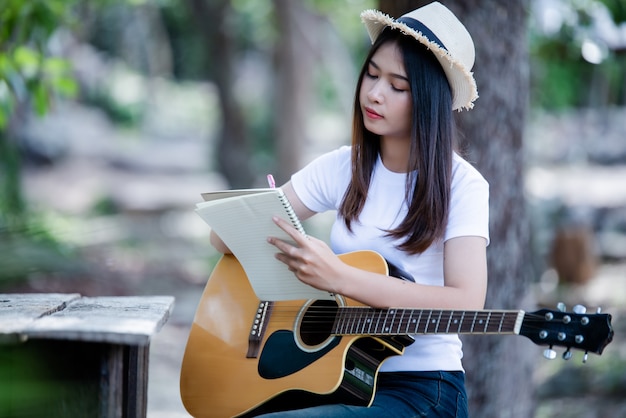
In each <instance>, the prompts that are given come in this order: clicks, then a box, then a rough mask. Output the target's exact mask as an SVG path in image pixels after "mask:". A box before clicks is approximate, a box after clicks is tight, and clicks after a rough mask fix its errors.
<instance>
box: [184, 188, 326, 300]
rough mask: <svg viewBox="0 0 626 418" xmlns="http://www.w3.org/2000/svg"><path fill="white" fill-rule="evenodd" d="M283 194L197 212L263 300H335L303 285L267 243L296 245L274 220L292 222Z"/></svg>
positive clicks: (214, 204)
mask: <svg viewBox="0 0 626 418" xmlns="http://www.w3.org/2000/svg"><path fill="white" fill-rule="evenodd" d="M281 193H282V191H281V190H280V189H269V190H268V191H263V192H259V193H256V194H246V195H241V196H236V197H229V198H224V199H219V200H212V201H207V202H201V203H198V204H197V205H196V212H197V213H198V214H199V215H200V217H202V219H204V221H205V222H206V223H207V224H209V226H211V228H213V229H214V230H215V232H216V233H217V234H218V235H219V236H220V238H221V239H222V240H223V241H224V243H225V244H226V245H227V246H228V248H230V250H231V251H232V252H233V254H234V255H235V257H237V260H238V261H239V262H240V263H241V266H242V267H243V269H244V271H245V272H246V275H247V276H248V280H249V281H250V284H251V285H252V288H253V289H254V292H255V293H256V295H257V296H258V298H259V299H261V300H269V301H279V300H297V299H333V297H332V295H330V294H329V293H328V292H324V291H321V290H318V289H315V288H314V287H311V286H309V285H307V284H305V283H302V282H301V281H300V280H298V279H297V278H296V277H295V275H294V274H293V273H292V272H291V271H289V269H288V268H287V266H286V265H285V264H283V263H281V262H280V261H278V260H276V258H275V257H274V255H275V254H276V252H277V251H278V250H277V249H276V247H274V246H273V245H270V244H269V243H268V242H267V237H268V236H270V235H271V236H275V237H278V238H280V239H284V240H285V241H288V242H292V243H293V240H292V239H291V238H290V237H289V236H288V235H287V234H286V233H285V232H284V231H283V230H282V229H280V228H279V227H278V226H276V224H274V222H273V221H272V216H278V217H281V218H283V219H285V220H287V221H288V222H291V220H290V219H289V216H288V213H287V210H286V209H285V207H284V206H283V203H282V201H281V199H280V197H279V195H280V194H281Z"/></svg>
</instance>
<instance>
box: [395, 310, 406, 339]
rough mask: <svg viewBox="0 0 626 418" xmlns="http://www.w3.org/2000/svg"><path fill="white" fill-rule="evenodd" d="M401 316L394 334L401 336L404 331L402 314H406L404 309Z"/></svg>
mask: <svg viewBox="0 0 626 418" xmlns="http://www.w3.org/2000/svg"><path fill="white" fill-rule="evenodd" d="M401 311H402V314H401V315H400V320H399V321H398V329H397V330H396V333H398V334H403V333H405V332H406V331H404V329H405V328H404V314H405V313H406V309H401Z"/></svg>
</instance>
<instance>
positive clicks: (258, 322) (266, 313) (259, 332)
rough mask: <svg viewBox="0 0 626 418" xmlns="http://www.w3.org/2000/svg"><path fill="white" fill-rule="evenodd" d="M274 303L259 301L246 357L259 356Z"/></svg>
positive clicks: (249, 336)
mask: <svg viewBox="0 0 626 418" xmlns="http://www.w3.org/2000/svg"><path fill="white" fill-rule="evenodd" d="M272 307H273V303H272V302H269V301H263V300H262V301H261V302H259V307H258V309H257V311H256V313H255V314H254V320H253V321H252V327H250V333H249V335H248V352H247V353H246V358H257V357H258V356H259V350H260V348H261V340H262V339H263V336H264V335H265V329H266V324H267V320H268V319H269V317H270V314H271V312H272Z"/></svg>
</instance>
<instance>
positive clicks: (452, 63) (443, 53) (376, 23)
mask: <svg viewBox="0 0 626 418" xmlns="http://www.w3.org/2000/svg"><path fill="white" fill-rule="evenodd" d="M361 20H362V21H363V24H364V25H365V28H366V30H367V32H368V34H369V37H370V39H371V41H372V43H374V41H376V39H377V38H378V36H379V35H380V34H381V32H382V31H383V29H385V27H387V26H388V27H390V28H392V29H396V30H399V31H400V32H402V33H403V34H405V35H407V36H410V37H412V38H414V39H415V40H417V41H418V42H419V43H421V44H423V45H425V46H426V47H427V48H428V49H429V50H430V51H432V52H433V54H434V55H435V57H436V58H437V60H438V61H439V63H440V64H441V68H442V69H443V71H444V72H445V74H446V77H447V78H448V82H449V83H450V88H451V89H452V94H453V100H452V110H461V109H472V108H473V107H474V101H475V100H476V99H478V89H477V87H476V80H475V79H474V75H473V73H472V72H471V71H469V70H468V69H467V68H466V67H465V65H464V64H463V63H462V62H460V61H459V60H457V59H455V58H454V57H453V56H452V55H450V53H449V52H448V51H447V50H445V49H444V48H442V47H441V46H440V45H439V44H438V43H436V42H434V41H431V40H430V39H428V38H427V37H426V36H425V35H424V34H422V33H421V32H419V31H416V30H415V29H413V28H410V27H409V26H407V25H406V24H404V23H401V22H398V21H396V20H395V19H394V18H392V17H391V16H389V15H387V14H385V13H383V12H381V11H379V10H373V9H370V10H365V11H364V12H362V13H361Z"/></svg>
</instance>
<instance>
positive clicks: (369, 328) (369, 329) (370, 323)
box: [367, 310, 374, 334]
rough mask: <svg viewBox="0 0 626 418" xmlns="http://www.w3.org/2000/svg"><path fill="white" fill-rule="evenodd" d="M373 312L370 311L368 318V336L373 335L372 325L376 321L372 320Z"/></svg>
mask: <svg viewBox="0 0 626 418" xmlns="http://www.w3.org/2000/svg"><path fill="white" fill-rule="evenodd" d="M372 311H373V310H370V311H369V315H368V316H367V325H368V327H367V333H368V334H371V333H372V323H373V322H374V321H373V319H372Z"/></svg>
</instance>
